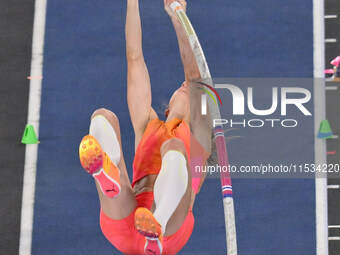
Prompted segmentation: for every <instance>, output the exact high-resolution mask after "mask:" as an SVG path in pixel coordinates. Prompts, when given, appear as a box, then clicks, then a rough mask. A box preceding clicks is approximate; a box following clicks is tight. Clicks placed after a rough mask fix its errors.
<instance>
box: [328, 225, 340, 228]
mask: <svg viewBox="0 0 340 255" xmlns="http://www.w3.org/2000/svg"><path fill="white" fill-rule="evenodd" d="M328 228H340V225H329V226H328Z"/></svg>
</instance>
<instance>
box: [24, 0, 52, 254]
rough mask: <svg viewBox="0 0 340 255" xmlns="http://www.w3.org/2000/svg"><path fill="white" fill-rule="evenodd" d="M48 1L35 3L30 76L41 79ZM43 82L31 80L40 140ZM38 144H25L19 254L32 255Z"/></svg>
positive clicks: (31, 120)
mask: <svg viewBox="0 0 340 255" xmlns="http://www.w3.org/2000/svg"><path fill="white" fill-rule="evenodd" d="M46 4H47V0H36V1H35V7H34V23H33V41H32V60H31V74H30V77H42V70H43V53H44V37H45V19H46ZM41 84H42V79H30V92H29V100H28V116H27V123H28V124H32V125H33V126H34V129H35V131H36V133H37V135H38V137H39V119H40V101H41ZM37 157H38V145H37V144H30V145H26V154H25V169H24V181H23V182H24V186H23V193H22V207H21V225H20V244H19V255H30V254H31V250H32V230H33V213H34V193H35V178H36V167H37Z"/></svg>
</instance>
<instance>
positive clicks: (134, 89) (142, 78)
mask: <svg viewBox="0 0 340 255" xmlns="http://www.w3.org/2000/svg"><path fill="white" fill-rule="evenodd" d="M125 36H126V58H127V63H128V77H127V83H128V86H127V101H128V107H129V112H130V117H131V121H132V125H133V128H134V131H135V135H136V143H138V140H139V139H138V137H141V135H142V134H143V132H144V130H145V128H146V125H147V123H148V122H149V120H150V116H151V117H153V118H154V117H155V115H156V114H155V112H154V111H153V109H152V108H151V85H150V78H149V72H148V69H147V67H146V64H145V62H144V56H143V50H142V28H141V21H140V15H139V4H138V0H127V13H126V24H125ZM156 116H157V115H156Z"/></svg>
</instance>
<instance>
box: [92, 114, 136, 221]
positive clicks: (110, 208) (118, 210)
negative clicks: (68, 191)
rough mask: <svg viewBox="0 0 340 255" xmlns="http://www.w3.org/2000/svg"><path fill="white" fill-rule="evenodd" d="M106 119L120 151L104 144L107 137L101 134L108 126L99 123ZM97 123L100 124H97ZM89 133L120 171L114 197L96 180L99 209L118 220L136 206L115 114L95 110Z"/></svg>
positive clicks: (127, 214)
mask: <svg viewBox="0 0 340 255" xmlns="http://www.w3.org/2000/svg"><path fill="white" fill-rule="evenodd" d="M106 121H107V122H108V123H109V125H111V126H112V127H113V130H114V132H115V134H116V137H117V139H118V143H119V149H120V152H118V153H117V151H114V149H112V146H111V145H110V144H105V141H107V140H108V138H107V137H105V136H103V134H105V132H106V131H105V129H108V127H105V126H104V125H101V123H103V124H105V122H106ZM100 122H101V123H100ZM98 123H100V124H99V125H98ZM90 135H92V136H94V137H95V138H96V139H97V140H98V142H99V144H100V145H101V147H102V149H103V151H104V152H106V153H107V154H108V155H109V156H110V158H111V160H112V162H116V164H117V167H118V169H119V171H120V186H121V193H120V194H119V195H118V196H116V197H114V198H110V197H107V196H106V195H105V194H104V193H103V191H102V190H101V188H100V186H99V184H98V181H97V180H96V186H97V190H98V194H99V199H100V206H101V209H102V210H103V212H104V213H105V214H106V215H107V216H108V217H110V218H111V219H115V220H118V219H122V218H125V217H127V216H129V215H130V214H131V213H132V212H133V210H134V209H135V208H136V206H137V202H136V198H135V196H134V194H133V192H132V188H131V184H130V181H129V177H128V173H127V170H126V166H125V161H124V156H123V150H122V143H121V135H120V127H119V121H118V118H117V116H116V115H115V114H114V113H113V112H111V111H109V110H107V109H98V110H96V111H95V112H94V113H93V115H92V117H91V126H90ZM117 155H118V158H117ZM119 155H120V156H119Z"/></svg>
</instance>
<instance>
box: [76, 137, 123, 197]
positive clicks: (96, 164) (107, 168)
mask: <svg viewBox="0 0 340 255" xmlns="http://www.w3.org/2000/svg"><path fill="white" fill-rule="evenodd" d="M79 158H80V163H81V165H82V167H83V168H84V169H85V171H86V172H88V173H90V174H91V175H92V176H93V177H94V178H95V179H96V180H97V181H98V183H99V186H100V188H101V190H102V192H103V193H104V194H105V195H106V196H108V197H110V198H113V197H116V196H118V195H119V194H120V191H121V187H120V178H119V175H120V171H119V169H118V168H117V167H116V166H115V165H114V164H113V163H112V162H111V159H110V157H109V156H108V155H107V154H106V153H105V152H104V151H103V150H102V148H101V146H100V144H99V142H98V141H97V139H96V138H94V137H93V136H91V135H87V136H85V137H84V138H83V140H82V141H81V143H80V145H79Z"/></svg>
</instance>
